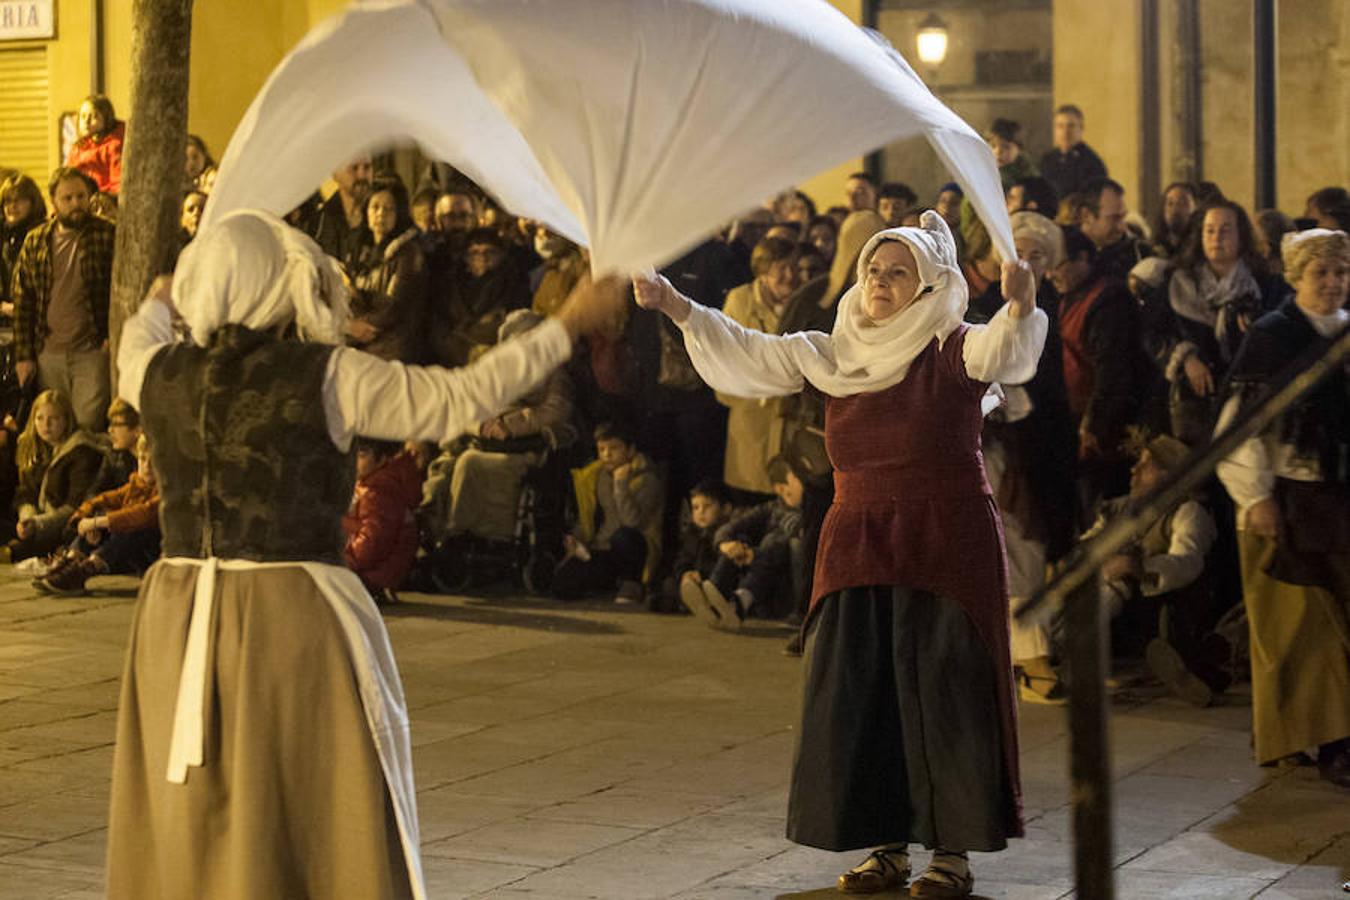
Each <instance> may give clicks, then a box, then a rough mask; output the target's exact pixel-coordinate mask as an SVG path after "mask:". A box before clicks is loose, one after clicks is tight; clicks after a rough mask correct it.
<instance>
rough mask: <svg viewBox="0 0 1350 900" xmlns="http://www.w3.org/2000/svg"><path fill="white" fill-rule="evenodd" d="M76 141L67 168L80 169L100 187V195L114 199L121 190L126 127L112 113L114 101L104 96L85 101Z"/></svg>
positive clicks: (79, 119) (80, 114)
mask: <svg viewBox="0 0 1350 900" xmlns="http://www.w3.org/2000/svg"><path fill="white" fill-rule="evenodd" d="M76 129H77V130H78V132H79V135H80V137H79V140H77V141H76V142H75V143H74V144H73V145H72V146H71V148H70V155H69V156H67V157H66V165H68V166H71V167H73V168H76V169H79V170H80V171H81V172H83V173H85V174H86V175H88V176H89V177H90V178H92V179H94V181H95V182H97V183H98V189H99V192H100V193H104V194H111V195H113V196H114V197H116V196H117V194H118V193H119V192H120V191H121V190H122V145H123V143H124V142H125V141H126V134H127V126H126V123H125V122H123V121H121V120H120V119H118V118H117V115H116V113H114V112H113V105H112V101H111V100H109V99H108V98H107V97H105V96H103V95H102V94H93V95H90V96H88V97H85V98H84V102H83V103H81V104H80V112H79V117H78V119H77V120H76Z"/></svg>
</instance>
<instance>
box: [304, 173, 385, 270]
mask: <svg viewBox="0 0 1350 900" xmlns="http://www.w3.org/2000/svg"><path fill="white" fill-rule="evenodd" d="M333 181H335V182H337V186H338V189H337V192H336V193H334V194H333V196H331V197H329V198H328V199H327V200H325V201H324V202H323V205H322V206H320V207H319V212H318V215H317V216H315V217H314V223H313V230H312V231H311V232H310V236H311V237H313V238H314V242H315V243H317V244H318V245H319V246H320V247H322V248H323V252H324V253H327V254H328V255H329V256H331V257H333V258H334V259H336V260H337V261H338V262H340V263H342V265H343V267H344V268H351V264H352V262H354V261H355V259H356V256H357V254H358V253H360V251H361V248H362V247H363V246H364V245H365V244H366V243H368V242H369V241H370V232H369V231H367V230H366V201H367V200H368V199H370V184H371V163H370V157H369V156H362V157H358V158H356V159H354V160H352V161H351V162H349V163H347V165H345V166H343V167H342V168H340V169H338V170H337V171H336V172H334V173H333Z"/></svg>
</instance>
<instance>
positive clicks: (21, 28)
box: [0, 0, 56, 41]
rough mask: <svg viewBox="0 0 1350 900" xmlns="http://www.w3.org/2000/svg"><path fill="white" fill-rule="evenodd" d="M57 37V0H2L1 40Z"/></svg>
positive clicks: (0, 17)
mask: <svg viewBox="0 0 1350 900" xmlns="http://www.w3.org/2000/svg"><path fill="white" fill-rule="evenodd" d="M51 37H56V0H0V41H27V40H32V39H34V38H51Z"/></svg>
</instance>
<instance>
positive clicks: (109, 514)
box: [33, 434, 159, 596]
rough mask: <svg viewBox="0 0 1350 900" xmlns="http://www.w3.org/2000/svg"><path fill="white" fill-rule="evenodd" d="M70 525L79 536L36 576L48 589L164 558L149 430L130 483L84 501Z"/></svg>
mask: <svg viewBox="0 0 1350 900" xmlns="http://www.w3.org/2000/svg"><path fill="white" fill-rule="evenodd" d="M66 528H67V530H68V531H74V532H75V535H76V537H75V538H74V540H72V541H71V542H70V543H69V545H68V546H67V547H66V549H65V551H64V552H63V553H61V554H60V555H59V556H58V557H57V559H56V562H55V563H54V565H53V567H52V568H51V569H50V570H48V572H47V574H46V575H44V576H42V577H41V578H38V579H37V580H35V581H34V582H33V586H34V587H36V588H37V589H38V590H40V591H43V592H45V593H48V594H62V595H67V596H70V595H77V594H83V593H85V592H86V591H85V582H87V581H88V580H89V579H90V578H93V577H95V576H97V575H117V574H124V573H133V572H136V573H139V572H143V571H145V570H146V569H147V568H149V567H150V564H151V563H152V562H154V561H155V560H156V559H157V558H159V481H158V479H157V478H156V477H155V465H154V463H153V462H152V461H151V460H150V449H149V447H148V445H147V441H146V437H145V435H144V434H142V435H141V436H140V437H139V438H137V439H136V471H135V472H133V473H132V474H131V477H130V478H129V479H128V480H127V483H126V484H124V485H122V486H121V487H119V488H114V489H113V490H111V491H106V492H104V493H102V494H98V495H96V496H93V497H90V498H89V499H88V500H86V501H84V503H82V504H80V506H79V508H78V509H76V510H75V512H73V513H71V515H70V520H69V521H68V522H67V524H66Z"/></svg>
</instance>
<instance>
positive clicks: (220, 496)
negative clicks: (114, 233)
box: [108, 210, 623, 900]
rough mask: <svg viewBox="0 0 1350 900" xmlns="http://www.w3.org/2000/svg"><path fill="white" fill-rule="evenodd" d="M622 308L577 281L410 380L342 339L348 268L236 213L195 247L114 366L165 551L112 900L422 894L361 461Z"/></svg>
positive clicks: (144, 608)
mask: <svg viewBox="0 0 1350 900" xmlns="http://www.w3.org/2000/svg"><path fill="white" fill-rule="evenodd" d="M622 299H623V293H622V292H621V291H620V290H619V287H618V284H617V282H616V281H614V280H612V279H611V280H606V281H601V282H597V283H596V284H594V285H592V284H591V283H589V282H586V283H584V284H582V285H581V286H579V287H578V289H577V291H576V292H575V294H574V296H573V298H572V300H571V302H570V303H569V305H568V306H567V307H565V308H564V310H563V311H562V312H561V313H560V314H559V316H558V317H557V318H555V319H553V320H550V321H549V322H546V323H545V324H543V325H541V326H540V327H539V328H536V329H534V330H533V331H531V332H530V333H529V334H527V335H525V336H523V337H521V338H520V339H519V340H515V341H511V342H508V343H507V344H504V345H503V346H502V347H500V348H498V349H494V350H493V351H491V352H489V353H487V354H486V355H484V356H483V358H482V359H481V360H479V361H478V362H477V363H475V364H474V365H472V366H468V367H466V368H464V369H460V370H456V371H447V370H441V369H435V368H418V367H410V366H403V365H401V364H399V363H396V362H387V361H385V360H381V359H379V358H377V357H374V356H372V355H370V354H367V353H363V352H361V351H358V350H354V349H351V348H343V347H337V346H335V345H338V344H340V343H341V340H342V335H343V330H344V327H345V324H346V318H347V309H348V305H347V292H346V289H345V288H344V287H343V284H342V277H341V274H340V272H339V270H338V268H337V265H336V263H335V262H334V261H333V260H331V259H329V258H328V257H326V256H324V254H323V253H322V251H321V250H320V249H319V247H318V245H316V244H315V243H314V242H313V241H311V240H310V239H309V238H307V237H305V236H304V235H302V234H301V233H300V232H298V231H295V230H294V229H291V228H289V227H287V226H286V225H284V224H283V223H282V222H281V220H280V219H278V218H276V217H275V216H273V215H271V214H268V213H261V212H255V211H247V210H245V211H239V212H234V213H231V214H229V215H228V216H226V217H225V218H223V219H221V220H219V221H218V222H217V223H216V224H215V225H213V226H210V227H208V228H207V229H205V230H204V231H203V232H202V234H201V235H199V236H198V238H197V239H196V240H195V241H194V242H193V243H192V244H191V245H190V246H189V247H188V248H187V249H186V250H185V251H184V253H183V256H182V259H181V260H180V262H179V265H178V268H177V272H176V275H175V278H174V281H173V283H172V299H171V300H170V298H169V297H168V296H167V295H166V293H165V291H164V288H163V286H161V287H160V288H159V289H158V292H157V293H156V295H155V296H154V297H152V299H149V300H147V301H146V302H145V303H143V304H142V306H141V309H140V310H139V312H137V314H136V315H135V316H134V317H133V318H132V319H131V320H130V321H128V322H127V324H126V327H125V330H124V332H123V337H122V346H121V351H120V354H119V363H120V372H121V380H120V390H121V396H122V397H124V398H125V399H127V400H128V401H130V402H131V403H133V404H134V405H135V406H137V407H138V408H139V409H140V410H141V413H142V420H143V422H144V425H145V430H146V433H147V434H149V435H150V436H151V439H152V441H153V447H154V463H155V468H156V470H157V471H158V473H159V480H160V487H161V497H162V505H161V520H162V523H163V531H164V536H163V557H164V558H163V559H162V560H161V561H160V562H158V563H157V564H156V565H155V566H154V567H153V568H152V569H151V570H150V571H149V572H148V573H147V574H146V576H145V580H144V583H143V586H142V589H141V594H140V597H139V599H138V601H137V607H136V612H135V618H134V621H133V624H132V634H131V641H130V646H129V648H128V654H127V664H126V670H125V674H124V677H123V682H122V698H121V703H120V707H119V711H118V724H117V745H116V749H115V751H114V759H113V785H112V813H111V820H110V826H109V837H108V857H109V860H108V896H109V897H110V898H113V900H132V898H134V900H154V898H166V900H168V898H184V897H210V898H213V900H219V898H238V900H246V898H247V900H254V898H260V897H309V898H333V900H336V898H347V897H361V898H363V900H366V898H377V900H379V898H396V897H397V898H404V897H414V898H419V900H420V898H423V897H425V896H426V891H425V887H424V885H423V881H422V873H421V862H420V857H419V852H418V828H417V812H416V806H415V801H414V796H413V780H412V769H411V756H410V745H409V735H408V719H407V712H406V708H405V706H404V701H403V691H402V686H401V684H400V682H399V677H398V672H397V670H396V668H395V665H394V660H393V656H392V652H391V650H390V646H389V641H388V637H387V635H386V632H385V629H384V625H383V623H382V622H381V620H380V616H379V614H378V612H377V611H376V608H375V605H374V602H373V601H372V600H371V598H370V596H369V594H367V592H366V591H365V589H364V588H363V587H362V585H361V582H360V580H359V579H358V578H357V577H356V575H355V574H354V573H352V572H351V571H349V570H348V569H346V568H345V567H344V565H343V558H342V549H343V544H344V538H343V532H342V527H341V519H342V515H343V513H344V512H345V511H346V509H347V505H348V503H349V502H350V500H351V496H352V485H353V478H354V471H353V465H352V460H351V456H350V453H349V448H350V446H351V442H352V440H353V438H354V437H355V436H356V435H358V434H359V435H364V436H370V437H376V438H383V439H393V440H404V439H409V438H415V439H420V440H436V441H440V440H446V439H448V438H450V437H452V436H454V435H457V434H459V433H460V432H462V431H464V430H465V429H466V428H468V427H470V426H472V425H474V424H475V423H477V422H479V421H482V420H484V419H487V418H489V417H490V416H492V415H493V414H495V413H496V412H498V411H499V410H500V409H501V408H502V407H504V406H505V405H506V404H507V403H509V402H510V401H511V400H512V399H514V398H515V397H517V396H518V395H520V394H522V393H524V392H526V391H528V390H529V389H531V388H532V387H534V386H535V385H537V384H538V383H540V382H541V381H542V380H543V379H544V378H545V377H546V376H547V375H548V373H549V372H550V371H551V370H552V369H554V368H555V367H556V366H557V365H559V364H560V363H561V362H562V361H563V360H565V359H566V358H567V356H568V355H569V353H570V352H571V347H572V341H573V339H575V338H576V337H577V336H578V335H579V334H581V333H584V332H586V331H588V330H590V329H592V328H594V327H597V326H599V325H601V324H603V322H604V320H605V319H606V318H607V317H608V316H612V315H617V314H618V311H619V310H620V308H621V304H622ZM175 311H176V312H177V313H178V314H179V315H181V316H182V319H183V321H184V323H185V324H186V326H187V329H188V331H189V332H190V335H191V340H190V341H178V340H175V328H174V325H173V321H172V317H173V315H174V312H175ZM292 327H293V328H294V330H295V332H296V333H298V335H299V337H300V339H301V340H299V341H296V340H292V339H287V338H286V336H285V335H286V334H287V332H288V331H289V330H290V329H291V328H292Z"/></svg>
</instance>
